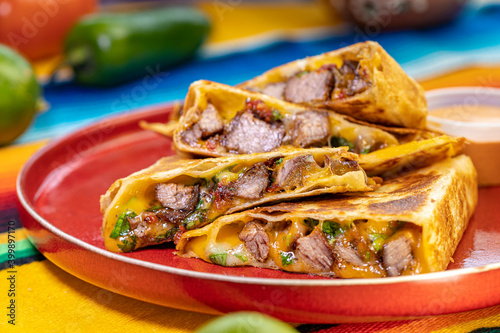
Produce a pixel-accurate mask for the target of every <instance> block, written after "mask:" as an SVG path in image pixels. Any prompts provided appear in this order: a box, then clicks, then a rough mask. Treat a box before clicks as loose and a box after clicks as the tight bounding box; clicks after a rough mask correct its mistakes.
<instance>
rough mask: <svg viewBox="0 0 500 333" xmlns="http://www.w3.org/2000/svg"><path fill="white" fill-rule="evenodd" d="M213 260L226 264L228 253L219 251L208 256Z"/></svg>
mask: <svg viewBox="0 0 500 333" xmlns="http://www.w3.org/2000/svg"><path fill="white" fill-rule="evenodd" d="M208 259H210V261H211V262H213V263H214V264H217V265H221V266H226V259H227V253H217V254H211V255H209V256H208Z"/></svg>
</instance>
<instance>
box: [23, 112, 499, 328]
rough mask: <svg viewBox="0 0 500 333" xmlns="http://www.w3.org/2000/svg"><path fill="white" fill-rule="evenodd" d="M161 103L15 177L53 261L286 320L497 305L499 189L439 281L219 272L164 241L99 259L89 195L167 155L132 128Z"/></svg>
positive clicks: (97, 218) (45, 155) (43, 155)
mask: <svg viewBox="0 0 500 333" xmlns="http://www.w3.org/2000/svg"><path fill="white" fill-rule="evenodd" d="M170 111H171V107H170V106H164V107H158V108H154V109H148V110H142V111H139V112H134V113H129V114H125V115H122V116H119V117H116V118H111V119H107V120H105V121H102V122H99V123H97V124H94V125H92V126H90V127H87V128H85V129H82V130H80V131H78V132H76V133H74V134H72V135H69V136H67V137H64V138H62V139H60V140H57V141H55V142H52V143H51V144H50V145H48V146H47V147H45V148H44V149H42V150H41V151H39V152H38V153H37V154H36V155H35V156H33V158H32V159H31V160H30V161H29V162H28V163H27V164H26V165H25V166H24V168H23V170H22V171H21V173H20V175H19V178H18V187H17V190H18V196H19V200H20V213H21V219H22V222H23V225H24V227H25V228H26V230H27V231H28V234H29V237H30V240H31V241H32V242H33V243H34V244H35V245H36V247H37V248H38V249H39V250H40V251H41V252H42V253H43V254H44V255H45V256H46V257H47V258H48V259H49V260H51V261H52V262H54V263H55V264H56V265H58V266H60V267H61V268H63V269H64V270H66V271H68V272H69V273H71V274H73V275H75V276H77V277H79V278H81V279H83V280H85V281H87V282H89V283H92V284H95V285H97V286H99V287H102V288H104V289H108V290H111V291H113V292H116V293H119V294H122V295H126V296H130V297H133V298H137V299H140V300H143V301H147V302H151V303H156V304H160V305H165V306H169V307H173V308H178V309H184V310H190V311H198V312H205V313H212V314H219V313H224V312H230V311H237V310H256V311H261V312H265V313H267V314H270V315H272V316H275V317H277V318H280V319H282V320H285V321H290V322H301V323H340V322H359V321H374V320H395V319H403V318H412V317H413V318H414V317H422V316H429V315H438V314H446V313H454V312H460V311H467V310H472V309H478V308H482V307H487V306H493V305H497V304H500V283H498V281H500V214H498V211H497V209H498V202H499V198H500V187H496V188H486V189H481V190H480V191H479V205H478V207H477V209H476V213H475V215H474V217H473V218H472V220H471V222H470V226H469V228H468V229H467V232H466V233H465V235H464V238H463V240H462V242H461V243H460V245H459V247H458V250H457V252H456V254H455V256H454V263H452V264H451V265H450V267H449V269H448V270H447V271H445V272H439V273H432V274H424V275H420V276H403V277H392V278H384V279H354V280H336V279H326V278H319V277H314V276H309V275H305V274H292V273H285V272H280V271H273V270H268V269H259V268H251V267H245V268H226V267H220V266H216V265H211V264H208V263H205V262H203V261H201V260H198V259H184V258H179V257H177V256H175V255H174V249H173V245H172V244H164V245H159V246H156V247H151V248H148V249H142V250H139V251H136V252H134V253H127V254H116V253H111V252H108V251H106V250H105V248H104V242H103V240H102V239H101V235H100V227H101V219H102V216H101V214H100V212H99V196H100V195H101V194H103V193H105V192H106V190H107V189H108V187H109V186H110V185H111V183H113V181H114V180H116V179H117V178H120V177H124V176H127V175H128V174H130V173H132V172H134V171H136V170H139V169H141V168H144V167H146V166H148V165H150V164H152V163H153V162H154V161H156V160H157V159H158V158H160V157H161V156H164V155H171V154H173V151H172V149H171V144H172V142H171V140H170V139H167V138H164V137H161V136H159V135H157V134H154V133H151V132H148V131H143V130H141V129H140V128H139V127H138V125H137V123H138V121H139V120H141V119H145V120H148V121H152V122H155V121H165V119H166V118H167V117H166V113H167V112H170Z"/></svg>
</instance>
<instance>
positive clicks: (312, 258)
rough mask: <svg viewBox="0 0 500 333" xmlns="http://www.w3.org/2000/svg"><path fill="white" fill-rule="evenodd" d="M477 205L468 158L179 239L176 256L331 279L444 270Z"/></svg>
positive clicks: (234, 217) (265, 210)
mask: <svg viewBox="0 0 500 333" xmlns="http://www.w3.org/2000/svg"><path fill="white" fill-rule="evenodd" d="M476 204H477V173H476V170H475V169H474V166H473V164H472V162H471V160H470V158H469V157H468V156H465V155H460V156H457V157H455V158H452V159H446V160H443V161H441V162H439V163H436V164H434V165H432V166H430V167H427V168H425V169H420V170H417V171H413V172H410V173H407V174H405V175H402V176H400V177H398V178H394V179H392V180H389V181H386V182H384V184H383V185H382V186H380V187H379V188H378V189H376V190H375V191H373V192H365V193H356V194H347V195H342V196H336V197H331V198H324V197H323V198H316V199H315V200H308V201H302V202H286V203H280V204H277V205H274V206H267V207H259V208H254V209H252V210H247V211H244V212H240V213H236V214H231V215H226V216H223V217H220V218H218V219H217V220H216V221H214V222H213V223H212V224H210V225H207V226H205V227H203V228H201V229H197V230H191V231H188V232H186V233H183V234H182V236H181V238H180V240H179V242H178V244H177V250H178V252H177V254H178V255H179V256H181V257H187V258H201V259H203V260H204V261H207V262H212V263H215V264H218V265H223V266H254V267H262V268H271V269H281V270H284V271H289V272H297V273H311V274H317V275H325V276H332V277H338V278H369V277H387V276H398V275H413V274H421V273H427V272H435V271H441V270H444V269H446V267H447V266H448V264H449V262H450V260H451V257H452V255H453V253H454V251H455V249H456V247H457V245H458V243H459V241H460V239H461V237H462V234H463V232H464V231H465V229H466V227H467V224H468V221H469V219H470V217H471V215H472V213H473V211H474V208H475V206H476Z"/></svg>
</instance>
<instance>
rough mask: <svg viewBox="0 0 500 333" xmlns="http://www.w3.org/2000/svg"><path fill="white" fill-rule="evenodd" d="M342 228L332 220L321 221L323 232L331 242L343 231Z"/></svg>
mask: <svg viewBox="0 0 500 333" xmlns="http://www.w3.org/2000/svg"><path fill="white" fill-rule="evenodd" d="M344 231H345V230H344V228H342V226H341V225H340V224H339V223H337V222H334V221H324V222H323V233H324V234H325V236H326V239H328V241H329V242H332V241H334V240H335V238H337V237H338V236H339V235H340V234H342V233H344Z"/></svg>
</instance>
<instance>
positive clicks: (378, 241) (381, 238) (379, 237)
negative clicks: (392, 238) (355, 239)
mask: <svg viewBox="0 0 500 333" xmlns="http://www.w3.org/2000/svg"><path fill="white" fill-rule="evenodd" d="M386 238H387V236H386V235H384V234H370V239H371V240H372V245H373V249H374V250H375V251H377V252H378V251H380V250H381V249H382V247H383V246H384V242H385V240H386Z"/></svg>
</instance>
